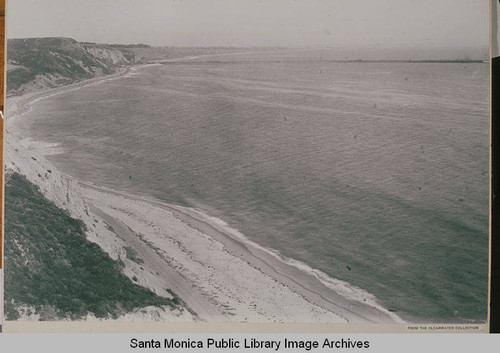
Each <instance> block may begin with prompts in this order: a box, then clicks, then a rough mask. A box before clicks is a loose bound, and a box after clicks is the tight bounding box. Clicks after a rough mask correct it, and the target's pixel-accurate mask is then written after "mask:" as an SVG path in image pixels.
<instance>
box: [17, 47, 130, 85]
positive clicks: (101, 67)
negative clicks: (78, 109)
mask: <svg viewBox="0 0 500 353" xmlns="http://www.w3.org/2000/svg"><path fill="white" fill-rule="evenodd" d="M124 53H125V54H126V55H124ZM7 55H8V64H10V69H9V71H8V74H7V89H8V92H9V93H10V94H13V93H14V94H15V93H22V90H20V89H21V88H22V86H23V85H25V84H27V83H30V82H32V81H34V80H35V79H37V78H38V79H45V82H44V83H45V85H44V86H46V87H56V86H60V85H64V84H68V83H72V82H75V81H78V80H83V79H88V78H92V77H96V76H100V75H106V74H110V73H113V72H115V68H116V67H117V66H119V65H125V64H129V63H131V62H134V53H133V52H132V51H130V50H128V49H127V48H115V47H112V46H107V45H98V44H93V43H88V44H84V43H79V42H77V41H75V40H74V39H70V38H27V39H10V40H9V41H8V42H7ZM19 91H21V92H19Z"/></svg>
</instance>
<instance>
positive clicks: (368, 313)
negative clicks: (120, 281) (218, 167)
mask: <svg viewBox="0 0 500 353" xmlns="http://www.w3.org/2000/svg"><path fill="white" fill-rule="evenodd" d="M130 70H134V68H132V69H130V68H129V69H124V70H122V71H120V73H118V74H116V75H113V76H108V77H105V78H99V79H93V80H89V81H84V82H80V83H77V84H74V85H71V86H67V87H62V88H57V89H52V90H48V91H43V92H37V93H29V94H27V95H24V96H21V97H13V98H10V99H9V100H8V105H7V125H6V126H7V129H6V130H7V133H6V138H5V153H6V166H7V169H8V170H12V171H16V172H19V173H21V174H23V175H25V176H26V177H27V178H28V180H30V181H31V182H33V183H35V184H36V185H38V186H39V187H40V190H41V192H42V193H43V194H44V195H45V197H47V198H48V199H49V200H51V201H53V202H54V203H55V204H56V205H57V206H58V207H60V208H62V209H65V210H67V211H68V212H69V213H70V215H71V216H72V217H74V218H78V219H81V220H83V221H84V222H85V224H86V226H87V229H88V231H87V238H88V239H89V240H90V241H93V242H95V243H97V244H99V245H100V246H101V248H102V249H103V250H104V251H106V252H107V253H108V254H109V255H110V257H111V258H113V259H118V258H120V259H121V260H122V261H123V262H124V263H125V269H124V273H125V274H126V275H127V276H129V277H130V278H136V279H137V283H139V284H140V285H143V286H145V287H147V288H150V289H151V290H153V291H154V292H155V293H157V294H158V295H162V296H165V297H171V292H170V291H168V290H171V291H173V292H174V293H175V294H176V295H178V296H179V297H180V298H181V299H182V300H183V301H184V302H185V304H186V306H187V308H188V310H187V311H186V310H184V311H183V310H180V311H179V310H173V311H172V312H170V313H165V310H169V309H164V308H163V309H161V310H163V311H161V313H160V312H159V310H155V309H154V308H148V309H147V310H142V311H137V312H136V313H129V314H127V315H125V316H123V317H121V318H120V320H127V321H128V320H130V321H137V320H144V321H170V320H171V321H179V320H187V321H192V320H194V321H207V322H284V323H295V322H300V323H397V322H402V321H401V319H400V318H399V317H397V316H396V315H394V314H393V313H390V312H389V311H387V310H385V309H384V308H382V307H380V306H378V305H377V303H376V300H375V299H374V298H373V297H372V296H371V295H370V294H368V293H364V292H362V291H359V290H356V289H354V288H352V287H350V286H349V285H348V284H347V283H345V282H341V281H338V280H335V279H333V278H329V277H328V276H326V275H325V274H323V273H321V272H319V271H316V270H313V269H310V268H308V267H307V266H306V265H305V264H301V263H299V262H296V261H294V260H291V259H284V258H282V257H281V256H280V255H279V254H278V253H276V252H273V251H272V250H268V249H265V248H262V247H260V246H259V245H258V244H255V243H253V242H251V241H250V240H248V239H247V238H246V237H245V236H244V235H243V234H241V233H239V232H238V231H237V230H235V229H231V228H230V227H229V226H228V225H227V224H226V223H224V221H222V220H219V219H216V218H214V217H211V216H209V215H207V214H204V213H203V212H201V211H200V210H197V209H194V208H187V207H181V206H177V205H172V204H167V203H164V202H161V201H159V200H155V199H152V198H147V197H144V196H138V195H131V194H128V193H126V192H122V191H117V190H111V189H108V188H105V187H102V186H99V185H94V184H92V183H90V182H88V181H81V180H76V179H74V178H72V177H70V176H68V175H66V174H64V173H62V172H61V171H59V170H58V169H57V168H56V167H55V166H54V165H52V164H51V163H50V162H49V161H48V160H47V158H46V156H47V155H50V154H53V153H57V146H50V145H47V144H45V143H43V142H40V141H32V140H30V139H26V138H24V137H23V136H22V135H21V133H22V132H21V131H22V123H23V113H25V112H27V111H30V109H33V107H32V106H31V104H32V103H33V102H36V101H37V100H40V99H44V98H45V97H49V96H51V95H54V94H59V93H62V92H65V91H67V90H75V89H78V88H79V87H82V86H85V85H89V84H90V85H91V84H99V82H102V81H105V80H112V79H115V78H117V77H119V76H120V75H123V74H127V73H129V72H130ZM6 206H7V207H8V204H7V205H6ZM127 248H128V249H133V250H134V252H135V254H136V258H132V259H131V258H130V256H127ZM167 289H168V290H167ZM360 293H361V294H360ZM25 319H27V318H25ZM89 319H92V318H89Z"/></svg>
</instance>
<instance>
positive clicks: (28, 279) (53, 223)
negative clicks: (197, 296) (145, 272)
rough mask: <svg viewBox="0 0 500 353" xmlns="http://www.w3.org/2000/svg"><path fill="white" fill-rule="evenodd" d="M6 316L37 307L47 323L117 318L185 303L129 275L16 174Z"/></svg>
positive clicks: (9, 184)
mask: <svg viewBox="0 0 500 353" xmlns="http://www.w3.org/2000/svg"><path fill="white" fill-rule="evenodd" d="M5 198H6V203H7V204H8V205H9V207H6V209H5V271H4V273H5V286H4V289H5V293H4V294H5V307H4V308H5V316H6V319H7V320H16V319H18V318H19V316H20V312H19V307H20V306H22V305H27V306H30V307H33V308H35V312H36V313H38V314H40V315H41V318H40V319H41V320H56V319H60V318H70V319H73V320H74V319H79V318H82V317H84V316H86V315H87V313H93V314H94V315H95V316H96V317H101V318H102V317H112V318H116V317H117V316H118V315H120V314H122V313H125V312H130V311H131V310H133V309H135V308H141V307H146V306H149V305H154V306H160V305H168V306H171V307H175V306H177V305H180V304H181V302H180V300H179V299H178V298H177V297H175V298H174V299H167V298H163V297H160V296H158V295H156V294H155V293H153V292H152V291H150V290H149V289H146V288H144V287H141V286H139V285H136V284H134V283H133V282H132V281H131V280H130V279H129V278H128V277H126V276H125V275H124V274H123V273H122V272H121V269H122V267H123V265H122V264H121V263H120V262H118V261H114V260H112V259H111V258H110V257H109V256H108V254H106V253H105V252H104V251H103V250H102V249H101V248H100V247H99V246H98V245H97V244H94V243H92V242H89V241H88V240H87V239H86V238H85V225H84V223H83V222H82V221H80V220H76V219H74V218H71V217H70V216H69V215H68V214H67V213H66V212H65V211H63V210H61V209H59V208H58V207H56V206H55V205H54V204H53V203H51V202H50V201H48V200H47V199H46V198H45V197H44V196H43V195H42V194H41V193H40V191H39V189H38V187H37V186H35V185H34V184H32V183H30V182H29V181H28V180H27V179H26V178H25V177H24V176H22V175H20V174H17V173H12V174H10V175H9V176H8V177H7V180H6V191H5Z"/></svg>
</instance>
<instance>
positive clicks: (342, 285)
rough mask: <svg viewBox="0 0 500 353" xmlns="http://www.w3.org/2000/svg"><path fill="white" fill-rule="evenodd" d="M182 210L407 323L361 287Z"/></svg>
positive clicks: (209, 218) (219, 221) (201, 213)
mask: <svg viewBox="0 0 500 353" xmlns="http://www.w3.org/2000/svg"><path fill="white" fill-rule="evenodd" d="M178 207H179V206H178ZM181 207H182V206H181ZM181 207H179V208H181ZM182 209H189V210H191V211H193V212H195V213H196V214H197V215H198V216H200V217H201V218H203V219H204V220H206V221H207V222H208V223H209V224H215V225H217V226H218V227H220V228H222V230H223V232H224V234H228V235H231V236H233V237H234V238H236V239H237V240H238V241H240V242H241V243H243V244H245V245H248V246H251V247H253V248H255V249H259V250H261V251H263V252H265V253H267V254H269V255H271V256H272V257H273V258H275V259H276V260H278V261H281V262H282V263H284V264H286V265H289V266H293V267H295V268H297V269H298V270H300V271H301V272H303V273H305V274H307V275H311V276H313V277H315V278H316V279H318V280H319V281H320V282H321V283H322V284H324V285H325V286H326V287H328V288H330V289H331V290H333V291H334V292H336V293H337V294H339V295H341V296H342V297H344V298H346V299H348V300H353V301H357V302H360V303H362V304H364V305H369V306H371V307H373V308H376V309H377V310H379V311H381V312H383V313H385V314H387V315H388V316H389V317H391V318H392V319H393V320H394V321H395V322H397V323H405V321H404V320H403V319H402V318H400V317H399V316H398V315H397V314H395V313H394V312H392V311H389V310H387V309H386V308H384V307H382V306H381V305H380V304H378V300H377V298H376V297H375V296H374V295H373V294H371V293H369V292H367V291H366V290H364V289H361V288H359V287H356V286H354V285H352V284H350V283H348V282H346V281H342V280H339V279H337V278H333V277H330V276H329V275H328V274H326V273H324V272H323V271H320V270H318V269H315V268H312V267H310V266H309V265H307V264H306V263H304V262H302V261H298V260H295V259H292V258H290V257H286V256H284V255H283V254H281V253H280V252H279V251H278V250H275V249H270V248H266V247H263V246H262V245H259V244H257V243H256V242H254V241H252V240H250V239H248V238H247V237H246V236H245V235H244V234H243V233H241V232H240V231H239V230H237V229H235V228H233V227H231V226H230V225H229V224H228V223H227V222H225V221H224V220H222V219H220V218H217V217H214V216H210V215H208V214H206V213H205V212H204V211H202V210H200V209H199V208H188V207H182Z"/></svg>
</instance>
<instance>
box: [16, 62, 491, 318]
mask: <svg viewBox="0 0 500 353" xmlns="http://www.w3.org/2000/svg"><path fill="white" fill-rule="evenodd" d="M34 108H35V109H34V112H33V113H30V116H29V119H30V121H31V122H30V123H29V124H27V125H26V128H27V132H28V133H29V134H30V136H31V137H32V138H34V139H37V140H43V141H47V142H55V143H58V144H60V146H61V147H62V148H63V149H64V151H65V153H62V154H57V155H53V156H51V157H50V159H51V160H52V161H53V162H54V163H55V164H56V165H57V166H58V167H59V168H61V169H62V170H63V171H65V172H68V173H69V174H71V175H73V176H76V177H78V178H80V179H84V180H88V181H91V182H94V183H97V184H102V185H106V186H109V187H112V188H115V189H118V190H127V191H130V192H133V193H137V194H147V195H151V196H154V197H157V198H159V199H163V200H167V201H169V202H173V203H178V204H183V205H191V206H195V207H199V208H201V209H204V210H205V211H206V212H207V213H209V214H211V215H213V216H216V217H219V218H221V219H223V220H225V221H226V222H228V223H229V224H230V225H231V226H232V227H234V228H237V229H239V230H240V231H241V232H243V233H244V234H245V235H246V236H247V237H248V238H250V239H251V240H253V241H255V242H257V243H259V244H261V245H263V246H266V247H268V248H271V249H276V250H278V251H279V252H280V253H281V254H283V255H284V256H287V257H291V258H293V259H296V260H299V261H302V262H304V263H306V264H308V265H309V266H311V267H312V268H315V269H319V270H321V271H323V272H324V273H326V274H328V275H329V276H331V277H334V278H338V279H341V280H344V281H347V282H349V283H350V284H352V285H354V286H357V287H359V288H362V289H364V290H366V291H368V292H370V293H372V294H374V295H375V296H376V297H377V298H378V300H379V302H380V303H381V304H382V305H383V306H384V307H385V308H387V309H389V310H391V311H395V312H396V313H397V314H398V315H400V316H401V317H403V318H406V319H410V320H420V321H429V322H430V321H433V322H443V321H456V322H474V321H484V320H486V301H487V260H488V257H487V256H488V223H487V220H488V143H489V137H488V128H489V123H488V66H487V65H486V64H455V63H453V64H449V63H448V64H445V63H441V64H436V63H334V62H322V61H302V62H300V61H299V62H255V63H252V62H244V63H243V62H239V63H238V62H220V63H214V62H212V63H210V62H196V63H176V64H173V63H171V64H167V65H157V66H148V67H142V68H138V69H136V70H135V71H133V72H132V73H130V74H128V75H126V76H125V77H122V78H119V79H117V80H113V81H109V82H105V83H102V84H99V85H94V86H89V87H84V88H82V89H80V90H76V91H72V92H68V93H65V94H61V95H57V96H54V97H51V98H49V99H46V100H43V101H40V102H39V103H36V104H35V106H34ZM26 120H27V119H26Z"/></svg>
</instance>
